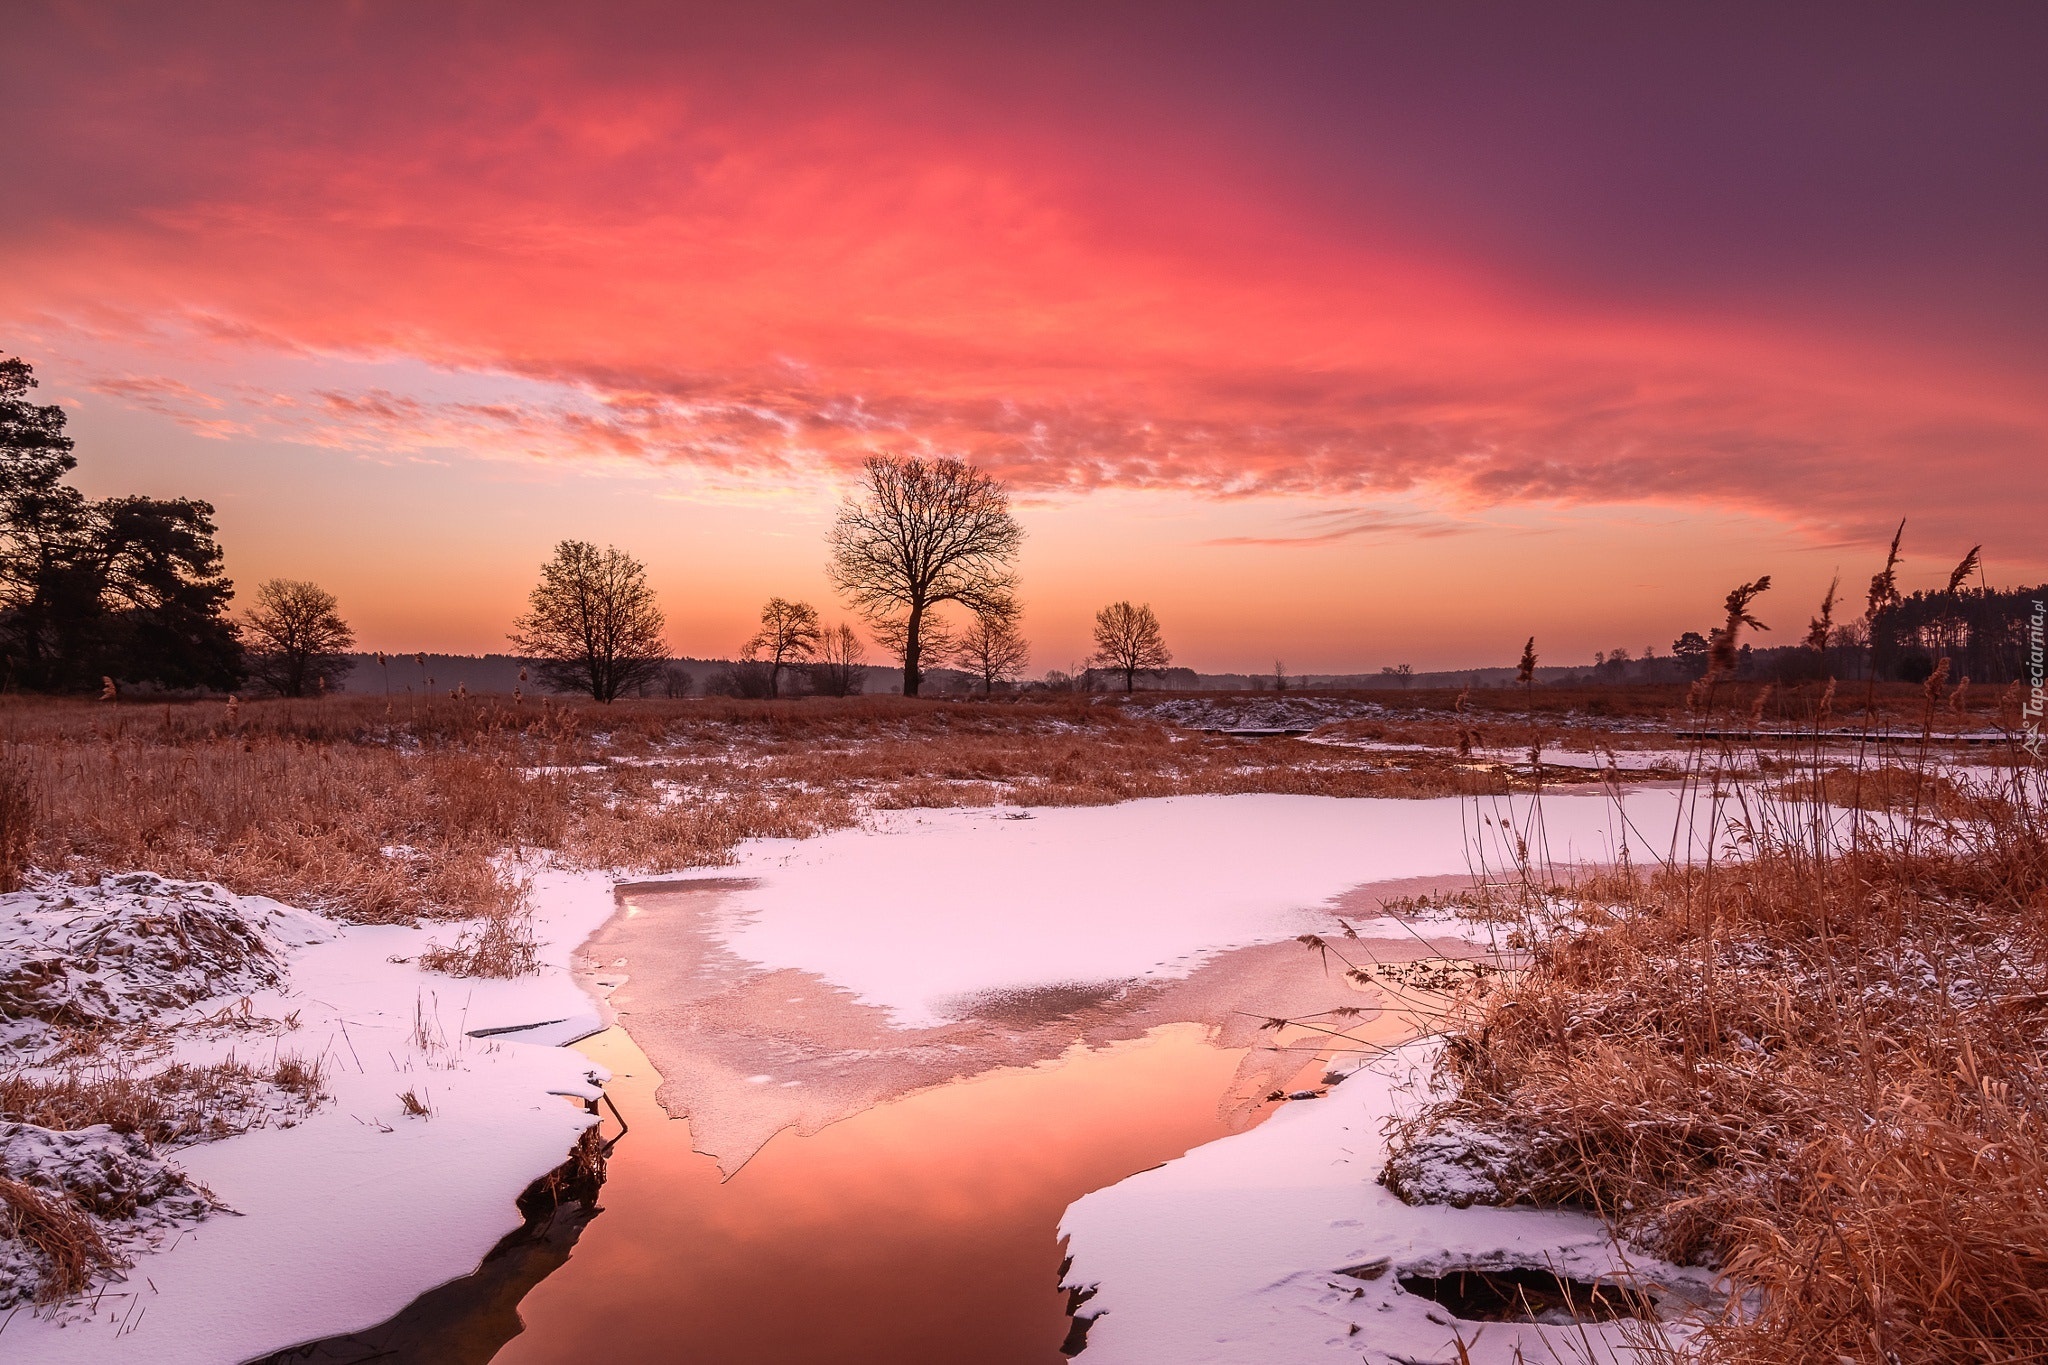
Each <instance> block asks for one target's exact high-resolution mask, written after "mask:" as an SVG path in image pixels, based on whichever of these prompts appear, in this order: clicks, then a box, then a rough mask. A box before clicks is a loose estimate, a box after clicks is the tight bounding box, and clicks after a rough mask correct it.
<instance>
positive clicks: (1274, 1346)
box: [1060, 1044, 1712, 1365]
mask: <svg viewBox="0 0 2048 1365" xmlns="http://www.w3.org/2000/svg"><path fill="white" fill-rule="evenodd" d="M1434 1056H1435V1047H1434V1045H1433V1044H1411V1045H1409V1046H1408V1047H1405V1048H1403V1049H1400V1050H1399V1051H1397V1052H1395V1053H1393V1054H1392V1055H1391V1056H1390V1057H1389V1058H1387V1059H1386V1060H1384V1061H1382V1062H1380V1063H1377V1064H1375V1065H1374V1066H1372V1067H1369V1068H1367V1069H1365V1070H1362V1071H1359V1072H1357V1073H1355V1074H1353V1075H1352V1076H1351V1077H1350V1078H1349V1079H1347V1080H1346V1081H1345V1082H1344V1083H1343V1084H1342V1085H1339V1086H1337V1087H1336V1088H1335V1089H1333V1090H1331V1091H1330V1092H1329V1093H1328V1094H1327V1095H1326V1096H1325V1097H1324V1098H1323V1099H1321V1100H1319V1101H1318V1102H1316V1103H1314V1104H1288V1105H1284V1106H1282V1107H1281V1108H1280V1110H1279V1111H1278V1112H1277V1113H1275V1114H1274V1115H1273V1116H1272V1117H1271V1118H1269V1119H1268V1120H1267V1121H1266V1122H1265V1123H1263V1124H1261V1125H1260V1126H1259V1127H1257V1128H1254V1129H1252V1130H1251V1131H1250V1132H1246V1133H1240V1134H1238V1135H1236V1136H1234V1137H1228V1138H1224V1139H1222V1140H1220V1141H1217V1142H1212V1143H1209V1144H1208V1145H1206V1146H1203V1147H1198V1148H1196V1149H1195V1150H1194V1151H1192V1152H1189V1153H1188V1154H1187V1155H1186V1156H1184V1157H1181V1158H1179V1159H1177V1160H1174V1161H1169V1162H1167V1163H1166V1164H1165V1165H1164V1166H1160V1167H1157V1168H1155V1169H1153V1170H1150V1171H1145V1172H1142V1173H1140V1174H1138V1175H1134V1176H1132V1177H1130V1178H1129V1179H1127V1180H1123V1181H1120V1182H1118V1183H1117V1184H1115V1185H1111V1186H1109V1187H1108V1188H1106V1189H1102V1190H1098V1191H1096V1192H1095V1193H1093V1194H1090V1195H1086V1196H1084V1197H1083V1198H1082V1199H1080V1200H1078V1201H1077V1202H1075V1203H1074V1204H1073V1205H1072V1206H1070V1207H1069V1208H1068V1209H1067V1212H1066V1214H1065V1216H1064V1217H1063V1218H1062V1219H1061V1221H1060V1231H1061V1233H1062V1234H1063V1235H1064V1236H1066V1237H1067V1238H1068V1246H1069V1250H1070V1252H1071V1255H1072V1260H1071V1263H1070V1266H1069V1268H1068V1270H1067V1272H1066V1275H1065V1277H1064V1281H1063V1286H1064V1287H1065V1288H1067V1289H1069V1290H1070V1291H1072V1292H1073V1294H1074V1296H1075V1298H1076V1299H1077V1300H1079V1302H1078V1304H1077V1316H1078V1318H1079V1319H1082V1320H1085V1321H1086V1324H1087V1325H1086V1327H1085V1328H1083V1329H1082V1335H1083V1337H1084V1340H1085V1356H1084V1358H1085V1359H1086V1360H1087V1361H1088V1362H1089V1365H1118V1362H1132V1365H1151V1363H1152V1362H1157V1361H1162V1360H1171V1361H1174V1362H1176V1365H1205V1363H1208V1365H1256V1363H1258V1362H1265V1361H1276V1360H1285V1361H1311V1360H1325V1359H1327V1360H1346V1361H1357V1360H1365V1361H1370V1362H1373V1365H1390V1363H1391V1362H1397V1361H1423V1360H1427V1361H1437V1360H1452V1359H1456V1358H1458V1357H1457V1354H1456V1353H1457V1343H1458V1342H1460V1341H1462V1342H1463V1344H1464V1346H1465V1348H1466V1349H1467V1350H1468V1351H1469V1352H1470V1353H1471V1354H1470V1359H1471V1360H1472V1361H1473V1362H1476V1365H1510V1362H1513V1361H1515V1360H1516V1359H1518V1358H1519V1359H1524V1360H1532V1361H1533V1360H1550V1359H1584V1358H1586V1354H1587V1353H1588V1352H1590V1355H1591V1358H1592V1359H1593V1360H1597V1361H1616V1362H1619V1361H1622V1360H1629V1359H1633V1358H1634V1357H1633V1355H1632V1353H1631V1352H1630V1351H1629V1350H1628V1349H1627V1347H1626V1345H1625V1342H1626V1340H1627V1337H1628V1335H1629V1333H1630V1332H1631V1330H1635V1329H1634V1328H1632V1327H1631V1326H1630V1325H1628V1324H1625V1323H1622V1322H1593V1323H1587V1324H1585V1325H1584V1327H1583V1328H1581V1327H1571V1328H1569V1329H1551V1328H1546V1327H1545V1326H1544V1325H1541V1324H1540V1323H1534V1322H1511V1321H1473V1320H1465V1319H1460V1318H1458V1317H1456V1316H1454V1315H1453V1313H1452V1312H1451V1311H1450V1310H1449V1309H1448V1308H1447V1307H1446V1306H1445V1305H1443V1304H1441V1303H1439V1302H1438V1301H1437V1300H1436V1299H1434V1298H1432V1297H1428V1296H1426V1295H1425V1294H1423V1293H1418V1292H1411V1291H1410V1290H1409V1289H1407V1288H1405V1287H1404V1286H1403V1283H1402V1281H1403V1280H1404V1279H1406V1280H1408V1281H1410V1282H1411V1283H1419V1281H1420V1280H1421V1279H1423V1278H1429V1279H1437V1278H1441V1277H1444V1276H1447V1275H1454V1274H1457V1273H1460V1272H1468V1271H1477V1272H1482V1273H1494V1274H1502V1273H1509V1272H1514V1271H1517V1270H1538V1269H1540V1270H1542V1271H1545V1272H1547V1273H1549V1274H1551V1275H1555V1276H1557V1277H1560V1278H1561V1279H1564V1280H1567V1281H1571V1282H1579V1283H1587V1284H1599V1283H1607V1284H1611V1283H1614V1282H1615V1281H1617V1280H1619V1281H1623V1282H1627V1283H1632V1284H1635V1285H1639V1286H1641V1287H1642V1288H1644V1289H1646V1290H1648V1291H1649V1292H1650V1293H1651V1294H1652V1295H1653V1296H1654V1297H1655V1298H1656V1299H1657V1300H1658V1301H1659V1308H1658V1316H1660V1317H1664V1316H1666V1314H1667V1313H1670V1314H1677V1313H1680V1312H1682V1311H1683V1310H1685V1309H1686V1308H1687V1307H1688V1306H1690V1305H1692V1304H1696V1303H1700V1302H1703V1301H1707V1300H1710V1299H1711V1297H1712V1295H1711V1286H1710V1283H1709V1279H1708V1276H1707V1273H1706V1272H1704V1271H1699V1270H1692V1269H1681V1268H1679V1267H1675V1266H1670V1265H1667V1264H1664V1263H1662V1262H1658V1261H1650V1260H1646V1259H1640V1258H1639V1259H1634V1260H1632V1261H1627V1262H1624V1260H1623V1259H1622V1257H1621V1254H1620V1252H1619V1251H1618V1250H1617V1249H1616V1248H1615V1246H1614V1245H1613V1243H1612V1242H1611V1240H1610V1239H1609V1238H1608V1236H1607V1232H1606V1229H1605V1228H1604V1227H1603V1226H1602V1225H1601V1224H1600V1223H1599V1222H1598V1221H1597V1220H1596V1219H1593V1218H1591V1217H1588V1216H1586V1215H1583V1214H1578V1213H1571V1212H1563V1211H1557V1210H1539V1209H1528V1208H1513V1209H1504V1208H1493V1207H1471V1208H1464V1209H1459V1208H1452V1207H1447V1206H1445V1205H1441V1204H1437V1205H1429V1206H1425V1207H1412V1206H1410V1205H1408V1204H1404V1203H1402V1202H1401V1201H1400V1200H1399V1199H1398V1198H1396V1197H1395V1196H1394V1195H1393V1194H1392V1193H1390V1192H1389V1191H1388V1190H1387V1189H1386V1188H1385V1187H1384V1186H1382V1185H1381V1184H1380V1183H1379V1181H1378V1177H1379V1174H1380V1171H1381V1168H1382V1167H1383V1166H1384V1164H1385V1160H1386V1145H1385V1140H1384V1137H1383V1131H1384V1128H1385V1126H1386V1123H1387V1120H1388V1119H1389V1118H1390V1117H1391V1116H1392V1115H1393V1114H1394V1112H1395V1105H1396V1103H1397V1099H1398V1097H1399V1096H1401V1095H1402V1094H1404V1093H1407V1092H1408V1091H1409V1090H1410V1088H1411V1087H1413V1086H1417V1085H1420V1084H1422V1083H1423V1081H1424V1078H1425V1077H1426V1076H1427V1075H1428V1074H1429V1071H1430V1067H1431V1065H1432V1063H1433V1060H1434ZM1451 1178H1453V1177H1446V1179H1447V1180H1448V1179H1451ZM1663 1326H1664V1328H1665V1330H1667V1331H1669V1332H1671V1333H1672V1334H1674V1335H1675V1336H1682V1335H1684V1334H1685V1332H1686V1331H1687V1328H1686V1326H1685V1325H1684V1323H1683V1322H1666V1323H1664V1324H1663ZM1517 1352H1519V1353H1520V1355H1519V1357H1518V1356H1517Z"/></svg>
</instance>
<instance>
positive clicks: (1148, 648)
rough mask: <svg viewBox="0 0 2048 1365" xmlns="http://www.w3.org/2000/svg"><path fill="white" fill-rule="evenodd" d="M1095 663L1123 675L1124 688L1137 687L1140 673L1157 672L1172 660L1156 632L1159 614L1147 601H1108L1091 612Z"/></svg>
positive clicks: (1170, 651)
mask: <svg viewBox="0 0 2048 1365" xmlns="http://www.w3.org/2000/svg"><path fill="white" fill-rule="evenodd" d="M1092 662H1094V663H1095V664H1096V665H1097V666H1098V667H1101V668H1105V669H1108V670H1109V671H1110V672H1112V673H1121V674H1123V675H1124V691H1126V692H1129V691H1132V690H1133V689H1135V688H1136V687H1137V681H1138V675H1139V674H1140V673H1159V672H1162V671H1164V670H1165V668H1166V666H1167V665H1168V664H1170V663H1172V662H1173V651H1172V650H1170V649H1168V648H1167V647H1166V639H1165V637H1164V636H1162V635H1161V634H1160V633H1159V618H1158V617H1157V616H1154V615H1153V614H1152V608H1151V606H1150V605H1149V604H1148V605H1146V606H1142V607H1134V606H1132V605H1131V604H1130V603H1129V602H1112V603H1110V604H1109V605H1108V606H1106V607H1104V608H1103V609H1102V610H1101V611H1098V612H1096V613H1095V658H1094V660H1093V661H1092Z"/></svg>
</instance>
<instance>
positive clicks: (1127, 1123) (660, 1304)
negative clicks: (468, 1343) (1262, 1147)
mask: <svg viewBox="0 0 2048 1365" xmlns="http://www.w3.org/2000/svg"><path fill="white" fill-rule="evenodd" d="M1207 1034H1208V1030H1207V1029H1205V1028H1203V1027H1202V1026H1200V1025H1194V1024H1183V1025H1168V1026H1164V1027H1161V1028H1158V1029H1155V1030H1153V1031H1151V1032H1150V1033H1148V1034H1147V1035H1145V1036H1144V1037H1142V1038H1138V1039H1134V1040H1131V1041H1128V1042H1122V1043H1116V1044H1113V1045H1111V1046H1108V1047H1106V1048H1101V1049H1098V1050H1090V1049H1088V1048H1085V1047H1076V1048H1074V1049H1072V1050H1070V1051H1069V1052H1067V1053H1066V1054H1064V1055H1063V1056H1061V1057H1059V1058H1058V1059H1057V1060H1054V1061H1051V1062H1047V1063H1042V1064H1040V1065H1037V1066H1030V1067H1013V1068H1005V1069H1002V1070H998V1071H994V1072H989V1073H985V1074H983V1075H980V1076H976V1077H973V1078H971V1079H968V1080H962V1081H956V1082H953V1083H951V1084H947V1085H943V1086H939V1087H936V1088H934V1089H930V1090H925V1091H920V1092H918V1093H915V1094H911V1095H908V1096H906V1097H904V1098H901V1099H898V1100H894V1101H891V1102H889V1103H885V1104H881V1105H877V1106H875V1107H874V1108H871V1109H868V1110H866V1111H864V1112H862V1113H860V1114H858V1115H855V1116H854V1117H852V1118H848V1119H845V1120H842V1121H841V1122H838V1123H835V1124H832V1125H831V1126H829V1127H827V1128H825V1129H823V1130H822V1131H820V1132H817V1133H814V1134H812V1135H810V1136H807V1137H800V1136H797V1135H796V1134H794V1133H784V1134H781V1135H779V1136H777V1137H776V1138H774V1139H773V1140H771V1141H770V1142H769V1143H768V1145H767V1146H766V1147H764V1148H763V1149H762V1150H761V1151H760V1152H759V1153H758V1154H757V1155H755V1157H754V1158H753V1159H752V1160H751V1161H749V1162H748V1163H747V1164H746V1165H745V1166H744V1167H742V1168H741V1169H740V1170H739V1172H738V1173H737V1174H736V1175H734V1176H733V1177H732V1178H731V1179H730V1180H721V1179H720V1178H719V1173H718V1169H717V1166H716V1165H715V1163H714V1162H713V1161H712V1160H711V1159H710V1158H708V1157H705V1156H702V1155H699V1154H698V1153H696V1152H693V1151H692V1150H691V1148H690V1140H689V1125H688V1123H687V1122H686V1121H683V1120H675V1119H670V1118H668V1117H667V1116H666V1115H665V1114H663V1113H662V1111H661V1109H660V1107H659V1106H658V1105H657V1104H656V1103H655V1101H654V1089H655V1083H656V1078H655V1076H654V1074H653V1072H652V1070H651V1068H650V1067H649V1065H648V1063H647V1060H646V1058H645V1056H644V1054H642V1053H641V1052H640V1050H639V1049H638V1048H637V1047H636V1046H635V1045H634V1043H633V1041H632V1039H631V1038H629V1037H628V1036H627V1035H626V1034H625V1033H623V1032H622V1031H621V1030H618V1029H612V1030H610V1031H608V1032H606V1033H604V1034H601V1035H599V1036H597V1037H595V1038H592V1039H590V1040H588V1041H586V1042H585V1043H583V1044H581V1046H582V1047H583V1049H584V1050H585V1051H586V1052H587V1053H588V1054H589V1055H590V1057H591V1058H592V1059H593V1060H594V1061H597V1062H599V1063H601V1064H602V1065H604V1066H606V1067H609V1068H611V1070H612V1072H613V1073H614V1079H613V1080H612V1082H611V1084H610V1085H609V1086H608V1087H607V1089H608V1093H609V1094H610V1095H611V1096H612V1098H613V1099H614V1100H615V1101H616V1102H617V1103H618V1105H619V1108H620V1110H621V1111H622V1112H623V1114H624V1116H625V1121H626V1123H627V1125H628V1126H629V1131H628V1132H627V1134H626V1136H625V1138H624V1139H623V1140H622V1141H621V1142H620V1143H619V1144H618V1146H617V1147H616V1149H615V1150H614V1153H613V1157H612V1161H611V1170H610V1175H609V1178H608V1180H607V1182H606V1185H605V1189H604V1193H603V1198H602V1207H603V1210H604V1211H603V1212H602V1213H601V1214H599V1215H598V1216H597V1217H596V1218H595V1219H594V1220H593V1221H592V1222H591V1223H590V1224H589V1225H588V1226H587V1227H586V1228H585V1229H584V1231H583V1233H582V1236H581V1239H580V1240H579V1241H577V1243H576V1245H575V1248H574V1251H573V1253H572V1254H571V1255H570V1257H569V1259H568V1261H567V1263H566V1264H564V1265H563V1266H562V1267H561V1268H560V1269H558V1270H556V1271H555V1272H554V1273H553V1274H552V1275H550V1276H548V1278H546V1279H545V1280H543V1281H541V1282H540V1283H539V1284H538V1285H537V1286H536V1287H535V1288H533V1289H532V1291H531V1292H529V1293H528V1294H527V1295H526V1297H525V1299H524V1300H523V1301H521V1302H520V1304H519V1310H518V1311H519V1316H520V1317H521V1318H522V1319H523V1320H524V1323H525V1330H524V1331H523V1332H522V1333H521V1334H520V1335H519V1336H517V1337H515V1338H514V1339H513V1340H512V1341H511V1342H509V1343H508V1344H507V1345H505V1347H504V1348H503V1349H502V1350H500V1351H499V1352H498V1354H497V1355H496V1357H495V1359H496V1360H497V1361H500V1362H504V1365H557V1363H558V1362H559V1363H560V1365H567V1363H568V1362H572V1361H573V1362H582V1361H586V1360H588V1359H590V1358H591V1356H592V1355H593V1354H602V1355H603V1357H604V1358H605V1359H606V1360H607V1361H610V1362H617V1363H618V1365H632V1363H637V1362H660V1361H685V1360H693V1361H707V1360H708V1361H750V1362H751V1361H761V1362H780V1361H789V1362H796V1361H806V1362H816V1361H835V1362H840V1361H843V1362H860V1361H878V1362H879V1361H891V1362H898V1363H899V1365H900V1363H901V1362H932V1363H933V1365H937V1363H938V1362H946V1363H947V1365H956V1363H957V1362H961V1361H976V1362H988V1365H1001V1363H1002V1362H1032V1365H1047V1362H1055V1361H1058V1360H1060V1359H1061V1356H1060V1354H1059V1348H1060V1345H1061V1343H1062V1342H1063V1341H1064V1340H1065V1339H1066V1336H1067V1332H1068V1326H1069V1323H1068V1319H1067V1316H1066V1303H1067V1300H1066V1295H1065V1294H1064V1293H1062V1292H1061V1291H1060V1290H1059V1289H1058V1288H1057V1282H1058V1278H1059V1272H1060V1263H1061V1258H1062V1251H1061V1248H1060V1246H1059V1244H1058V1242H1057V1241H1056V1240H1055V1235H1054V1228H1055V1226H1056V1224H1057V1222H1058V1220H1059V1216H1060V1214H1061V1213H1062V1212H1063V1211H1064V1210H1065V1208H1066V1206H1067V1205H1068V1204H1069V1203H1071V1202H1072V1201H1073V1200H1074V1199H1076V1198H1078V1197H1079V1196H1080V1195H1082V1194H1085V1193H1086V1192H1088V1191H1089V1190H1093V1189H1096V1188H1099V1187H1100V1186H1103V1185H1107V1184H1111V1183H1114V1182H1115V1181H1117V1180H1120V1179H1122V1178H1123V1177H1124V1176H1127V1175H1130V1174H1132V1173H1134V1172H1136V1171H1140V1170H1144V1169H1146V1168H1148V1167H1151V1166H1154V1165H1157V1164H1159V1163H1160V1162H1162V1161H1166V1160H1168V1159H1170V1158H1172V1157H1175V1156H1178V1155H1180V1154H1181V1153H1182V1152H1185V1151H1187V1150H1188V1149H1189V1148H1190V1147H1193V1146H1196V1145H1198V1144H1200V1143H1203V1142H1208V1141H1210V1140H1212V1139H1215V1138H1218V1137H1221V1136H1224V1135H1225V1134H1226V1133H1227V1132H1228V1131H1230V1129H1231V1127H1232V1126H1233V1125H1232V1124H1231V1123H1230V1122H1229V1121H1228V1120H1227V1119H1226V1118H1225V1117H1224V1115H1223V1114H1222V1113H1221V1112H1220V1111H1219V1098H1220V1097H1222V1096H1223V1095H1224V1094H1225V1093H1226V1091H1227V1090H1228V1089H1229V1087H1230V1083H1231V1079H1232V1077H1233V1075H1234V1073H1235V1072H1236V1070H1237V1067H1238V1063H1239V1060H1240V1055H1241V1054H1240V1053H1239V1052H1238V1051H1236V1050H1233V1049H1224V1048H1218V1047H1214V1046H1211V1045H1210V1044H1209V1042H1207V1041H1206V1038H1207ZM1235 1126H1242V1125H1241V1123H1239V1124H1237V1125H1235ZM606 1131H607V1133H610V1132H613V1131H616V1125H614V1124H611V1123H610V1122H609V1121H608V1123H607V1129H606Z"/></svg>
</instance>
